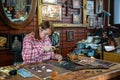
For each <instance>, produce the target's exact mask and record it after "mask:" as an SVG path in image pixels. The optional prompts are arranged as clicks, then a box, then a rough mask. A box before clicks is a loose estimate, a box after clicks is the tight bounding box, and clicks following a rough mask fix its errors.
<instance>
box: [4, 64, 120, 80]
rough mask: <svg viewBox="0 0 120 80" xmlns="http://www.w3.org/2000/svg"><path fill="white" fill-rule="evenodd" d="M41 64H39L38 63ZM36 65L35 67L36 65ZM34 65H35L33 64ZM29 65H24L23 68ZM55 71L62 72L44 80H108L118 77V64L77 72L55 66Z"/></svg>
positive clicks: (16, 79)
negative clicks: (107, 67)
mask: <svg viewBox="0 0 120 80" xmlns="http://www.w3.org/2000/svg"><path fill="white" fill-rule="evenodd" d="M38 64H41V63H38ZM38 64H37V65H38ZM34 65H35V64H34ZM27 66H31V65H24V68H26V67H27ZM55 69H57V70H60V71H62V72H61V73H60V74H58V75H57V76H55V77H52V78H51V76H49V77H48V78H47V79H46V78H44V79H45V80H108V79H110V78H113V77H116V76H120V64H118V63H116V65H114V66H112V67H110V68H109V69H83V70H77V71H69V70H66V69H64V68H60V67H57V66H55ZM5 80H43V79H42V78H40V77H39V76H37V75H36V76H34V77H32V78H23V77H21V76H19V75H14V76H11V77H10V78H8V79H5Z"/></svg>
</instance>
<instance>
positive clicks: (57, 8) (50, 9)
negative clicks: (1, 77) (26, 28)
mask: <svg viewBox="0 0 120 80" xmlns="http://www.w3.org/2000/svg"><path fill="white" fill-rule="evenodd" d="M61 10H62V7H61V5H51V4H43V5H42V20H50V21H61V16H62V11H61Z"/></svg>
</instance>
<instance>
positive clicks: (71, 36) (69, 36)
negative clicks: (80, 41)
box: [67, 30, 74, 41]
mask: <svg viewBox="0 0 120 80" xmlns="http://www.w3.org/2000/svg"><path fill="white" fill-rule="evenodd" d="M73 40H74V31H73V30H68V31H67V41H73Z"/></svg>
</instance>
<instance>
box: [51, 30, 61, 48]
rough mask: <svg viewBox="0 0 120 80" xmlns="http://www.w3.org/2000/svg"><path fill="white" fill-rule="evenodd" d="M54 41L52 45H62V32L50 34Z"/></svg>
mask: <svg viewBox="0 0 120 80" xmlns="http://www.w3.org/2000/svg"><path fill="white" fill-rule="evenodd" d="M50 39H51V41H52V46H60V32H59V31H54V33H53V34H52V35H51V36H50Z"/></svg>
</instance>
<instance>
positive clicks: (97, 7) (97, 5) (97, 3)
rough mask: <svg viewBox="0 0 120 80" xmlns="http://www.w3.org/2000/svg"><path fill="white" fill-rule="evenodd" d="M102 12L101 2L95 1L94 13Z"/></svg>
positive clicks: (100, 0) (101, 0)
mask: <svg viewBox="0 0 120 80" xmlns="http://www.w3.org/2000/svg"><path fill="white" fill-rule="evenodd" d="M102 10H103V0H96V13H101V12H102Z"/></svg>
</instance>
